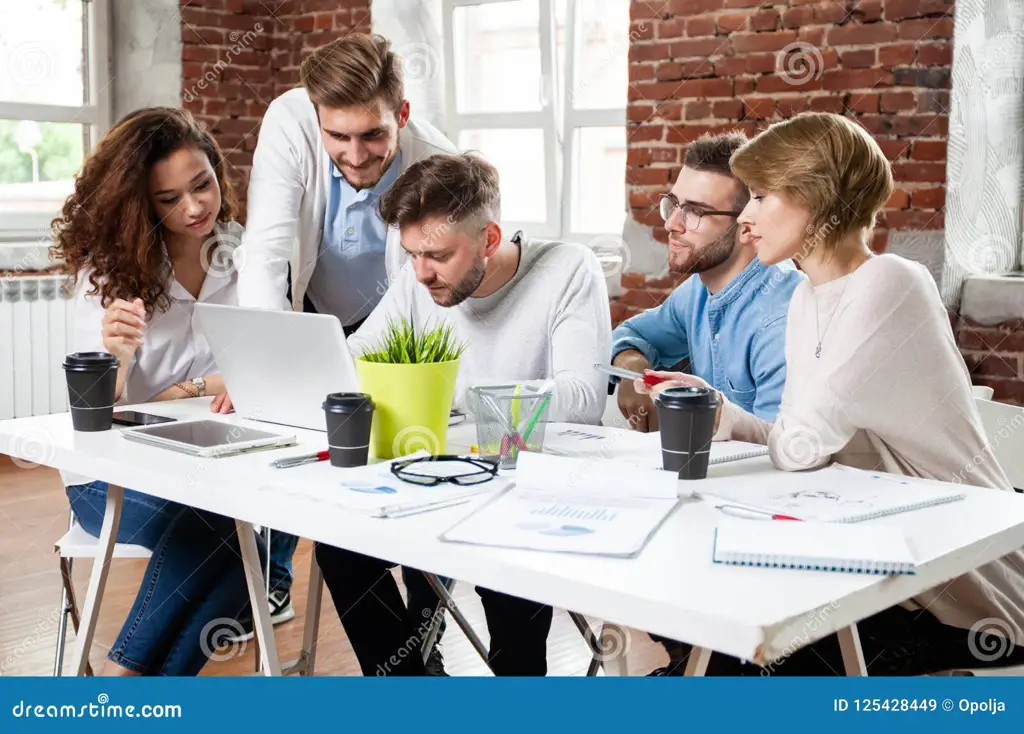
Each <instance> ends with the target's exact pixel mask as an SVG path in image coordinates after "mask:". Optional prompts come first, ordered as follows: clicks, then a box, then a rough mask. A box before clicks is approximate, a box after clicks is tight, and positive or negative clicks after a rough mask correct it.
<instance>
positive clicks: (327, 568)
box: [316, 543, 551, 675]
mask: <svg viewBox="0 0 1024 734" xmlns="http://www.w3.org/2000/svg"><path fill="white" fill-rule="evenodd" d="M316 560H317V563H319V564H320V569H321V571H322V572H323V576H324V582H325V583H326V584H327V588H328V590H330V592H331V598H332V599H333V600H334V606H335V608H336V609H337V610H338V615H339V616H340V617H341V624H342V626H343V627H344V628H345V634H346V635H348V639H349V642H350V643H351V644H352V649H353V650H354V651H355V654H356V658H357V659H358V660H359V667H360V668H361V669H362V671H363V675H423V658H422V653H421V649H422V645H423V639H424V638H425V637H426V635H427V632H428V631H429V629H430V622H431V620H432V618H433V615H434V612H435V611H436V610H437V607H438V604H439V603H440V602H439V601H438V599H437V596H436V595H435V594H434V592H433V590H432V589H431V588H430V587H429V585H428V584H427V581H426V578H425V577H424V576H423V574H422V573H421V572H420V571H416V570H414V569H410V568H405V567H403V569H402V570H403V574H404V576H403V578H404V580H405V584H406V588H407V589H408V591H409V599H410V605H409V607H406V605H405V604H404V603H403V602H402V597H401V595H400V593H399V591H398V584H397V583H396V582H395V579H394V577H393V576H392V575H391V572H390V571H391V569H392V568H394V566H395V565H396V564H394V563H391V562H389V561H382V560H380V559H377V558H371V557H369V556H364V555H362V554H359V553H353V552H352V551H347V550H342V549H341V548H335V547H334V546H330V545H324V544H322V543H317V544H316ZM414 591H415V593H414ZM477 591H478V593H479V594H480V599H481V601H482V602H483V605H484V613H485V615H486V617H487V627H488V629H489V630H490V634H491V646H490V650H489V651H488V658H489V662H490V664H491V667H492V669H493V670H494V672H495V674H496V675H544V674H545V673H546V672H547V660H546V646H547V636H548V631H549V630H550V629H551V607H548V606H545V605H542V604H536V603H534V602H530V601H526V600H525V599H518V598H516V597H512V596H508V595H507V594H499V593H497V592H494V591H490V590H488V589H483V588H479V587H478V588H477ZM428 595H429V598H430V599H431V604H430V605H427V606H424V604H423V602H421V601H413V599H420V600H421V599H426V598H428Z"/></svg>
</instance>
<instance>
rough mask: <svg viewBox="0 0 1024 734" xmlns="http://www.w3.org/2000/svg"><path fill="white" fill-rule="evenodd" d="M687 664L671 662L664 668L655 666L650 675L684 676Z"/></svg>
mask: <svg viewBox="0 0 1024 734" xmlns="http://www.w3.org/2000/svg"><path fill="white" fill-rule="evenodd" d="M684 669H685V666H684V665H683V664H682V663H670V664H668V665H666V666H665V667H663V668H655V669H654V670H652V671H651V672H650V673H648V674H647V675H648V676H670V677H676V676H678V677H680V678H682V677H683V670H684Z"/></svg>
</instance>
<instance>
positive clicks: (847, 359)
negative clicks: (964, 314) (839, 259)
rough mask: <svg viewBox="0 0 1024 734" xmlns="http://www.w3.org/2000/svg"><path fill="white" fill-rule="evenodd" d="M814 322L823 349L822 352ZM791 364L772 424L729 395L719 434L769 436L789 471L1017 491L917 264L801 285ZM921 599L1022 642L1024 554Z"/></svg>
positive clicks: (893, 260) (958, 622)
mask: <svg viewBox="0 0 1024 734" xmlns="http://www.w3.org/2000/svg"><path fill="white" fill-rule="evenodd" d="M816 310H817V314H816ZM816 316H817V318H816ZM819 324H820V333H821V334H822V339H821V357H820V358H815V350H816V348H817V347H818V339H819V337H818V334H819ZM786 369H787V377H786V387H785V388H784V390H783V393H782V403H781V405H780V407H779V413H778V417H777V419H776V421H775V423H774V424H772V423H767V422H765V421H762V420H760V419H758V418H756V417H755V416H753V415H750V414H749V413H746V412H744V411H743V410H742V409H740V408H738V407H737V406H735V405H734V404H732V403H729V402H725V403H724V405H723V408H722V417H721V420H720V423H719V428H718V431H717V432H716V434H715V438H716V439H728V438H733V439H738V440H742V441H751V442H755V443H761V444H767V445H768V447H769V451H770V454H771V457H772V461H773V463H774V464H775V466H776V467H777V468H779V469H783V470H786V471H798V470H801V469H812V468H816V467H820V466H823V465H825V464H827V463H829V462H830V461H836V462H837V463H840V464H846V465H849V466H855V467H860V468H864V469H880V470H884V471H888V472H892V473H895V474H905V475H908V476H915V477H925V478H928V479H936V480H939V481H944V482H956V483H964V484H971V485H974V486H978V487H991V488H992V489H996V490H1003V491H1013V490H1012V487H1011V485H1010V482H1009V480H1008V479H1007V478H1006V475H1005V474H1004V473H1003V470H1002V468H1001V467H1000V466H999V464H998V463H997V462H996V460H995V459H994V458H993V457H992V455H991V451H990V450H989V445H988V441H987V439H986V438H985V435H984V432H983V430H982V426H981V418H980V417H979V415H978V410H977V408H976V407H975V404H974V398H973V396H972V395H971V383H970V376H969V374H968V371H967V366H966V365H965V364H964V360H963V357H962V356H961V355H960V351H959V350H958V349H957V346H956V343H955V341H954V339H953V334H952V330H951V329H950V326H949V317H948V316H947V313H946V310H945V308H944V307H943V305H942V302H941V301H940V299H939V292H938V289H937V288H936V286H935V282H934V280H933V279H932V277H931V275H930V274H929V273H928V271H927V270H926V269H925V268H924V267H923V266H922V265H920V264H917V263H914V262H911V261H909V260H905V259H903V258H901V257H898V256H896V255H881V256H878V257H873V258H871V259H870V260H868V261H867V262H866V263H864V264H863V265H862V266H861V267H859V268H858V269H857V270H856V271H854V272H853V273H852V274H850V275H847V276H845V277H842V278H839V279H837V280H834V281H832V282H830V283H826V284H824V285H821V286H818V287H816V288H815V287H814V286H812V285H811V283H810V281H805V282H803V283H801V284H800V285H799V286H797V289H796V290H795V291H794V293H793V298H792V300H791V302H790V307H789V318H788V324H787V329H786ZM976 457H981V458H980V463H978V461H976ZM1022 501H1024V498H1022ZM914 602H916V603H917V604H919V605H920V606H921V607H927V609H928V610H929V611H931V612H932V613H934V614H935V616H936V617H938V618H939V619H940V620H941V621H942V622H945V623H946V624H950V625H954V626H957V627H962V628H965V629H970V627H971V626H972V625H974V624H975V623H977V622H979V621H980V620H982V619H985V618H988V617H996V618H999V619H1002V620H1005V621H1006V622H1008V623H1009V624H1010V626H1011V627H1012V629H1013V630H1014V634H1015V636H1016V640H1015V642H1016V644H1018V645H1020V644H1024V553H1022V552H1021V550H1017V551H1014V552H1013V553H1011V554H1009V555H1007V556H1004V557H1002V558H1000V559H999V560H997V561H993V562H992V563H989V564H988V565H986V566H982V567H981V568H979V569H977V570H976V571H972V572H970V573H967V574H964V575H963V576H960V577H958V578H956V579H954V580H953V581H951V582H949V583H947V584H943V585H942V586H939V587H936V588H934V589H931V590H929V591H927V592H925V593H923V594H921V595H920V596H918V597H916V598H915V599H914ZM910 606H913V605H910Z"/></svg>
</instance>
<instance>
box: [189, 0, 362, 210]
mask: <svg viewBox="0 0 1024 734" xmlns="http://www.w3.org/2000/svg"><path fill="white" fill-rule="evenodd" d="M369 3H370V0H181V38H182V51H181V55H182V104H183V105H184V107H185V108H186V109H188V110H190V111H191V112H192V113H193V114H194V115H195V116H196V117H197V119H199V121H200V122H202V123H203V124H205V125H206V127H207V129H209V130H210V132H211V133H212V134H213V136H214V137H215V138H216V139H217V142H218V143H219V144H220V146H221V147H222V148H223V149H224V153H225V156H226V158H227V161H228V164H229V174H228V175H229V176H230V178H231V181H232V183H233V184H235V188H236V192H237V193H238V195H239V198H240V199H241V200H242V202H243V205H244V202H245V193H246V186H247V183H248V180H249V171H250V170H251V168H252V154H253V151H254V150H255V149H256V140H257V137H258V135H259V126H260V121H261V120H262V119H263V114H264V113H265V112H266V110H267V105H269V104H270V102H271V101H272V100H273V99H274V97H276V96H277V95H279V94H281V93H282V92H285V91H287V90H288V89H290V88H292V87H293V86H295V85H297V84H298V81H299V65H300V64H301V63H302V60H303V59H304V58H305V57H306V54H307V53H309V51H310V50H312V49H313V48H316V47H317V46H320V45H322V44H324V43H327V42H329V41H332V40H334V39H335V38H338V37H340V36H341V35H343V34H345V33H349V32H352V31H360V32H369V31H370V9H369ZM242 221H243V222H244V212H243V216H242Z"/></svg>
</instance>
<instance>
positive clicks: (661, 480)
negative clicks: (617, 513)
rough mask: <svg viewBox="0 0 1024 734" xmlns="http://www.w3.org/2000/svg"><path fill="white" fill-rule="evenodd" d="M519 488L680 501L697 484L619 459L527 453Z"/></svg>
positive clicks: (517, 478) (521, 465)
mask: <svg viewBox="0 0 1024 734" xmlns="http://www.w3.org/2000/svg"><path fill="white" fill-rule="evenodd" d="M515 481H516V484H517V485H519V486H523V487H529V488H530V489H536V490H544V491H549V492H559V493H562V494H566V495H570V494H588V495H601V496H607V497H640V498H650V499H673V500H674V499H676V498H677V497H680V496H683V497H687V496H690V495H691V494H692V491H693V487H694V486H695V485H694V483H693V482H686V481H681V480H680V479H679V475H678V474H676V473H675V472H667V471H663V470H662V469H661V468H660V467H659V468H655V469H650V468H644V467H640V466H636V465H635V464H632V463H630V462H628V461H622V460H619V459H599V458H576V457H568V456H552V455H549V454H537V453H533V452H529V451H524V452H523V453H521V454H519V458H518V459H517V461H516V472H515Z"/></svg>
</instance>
